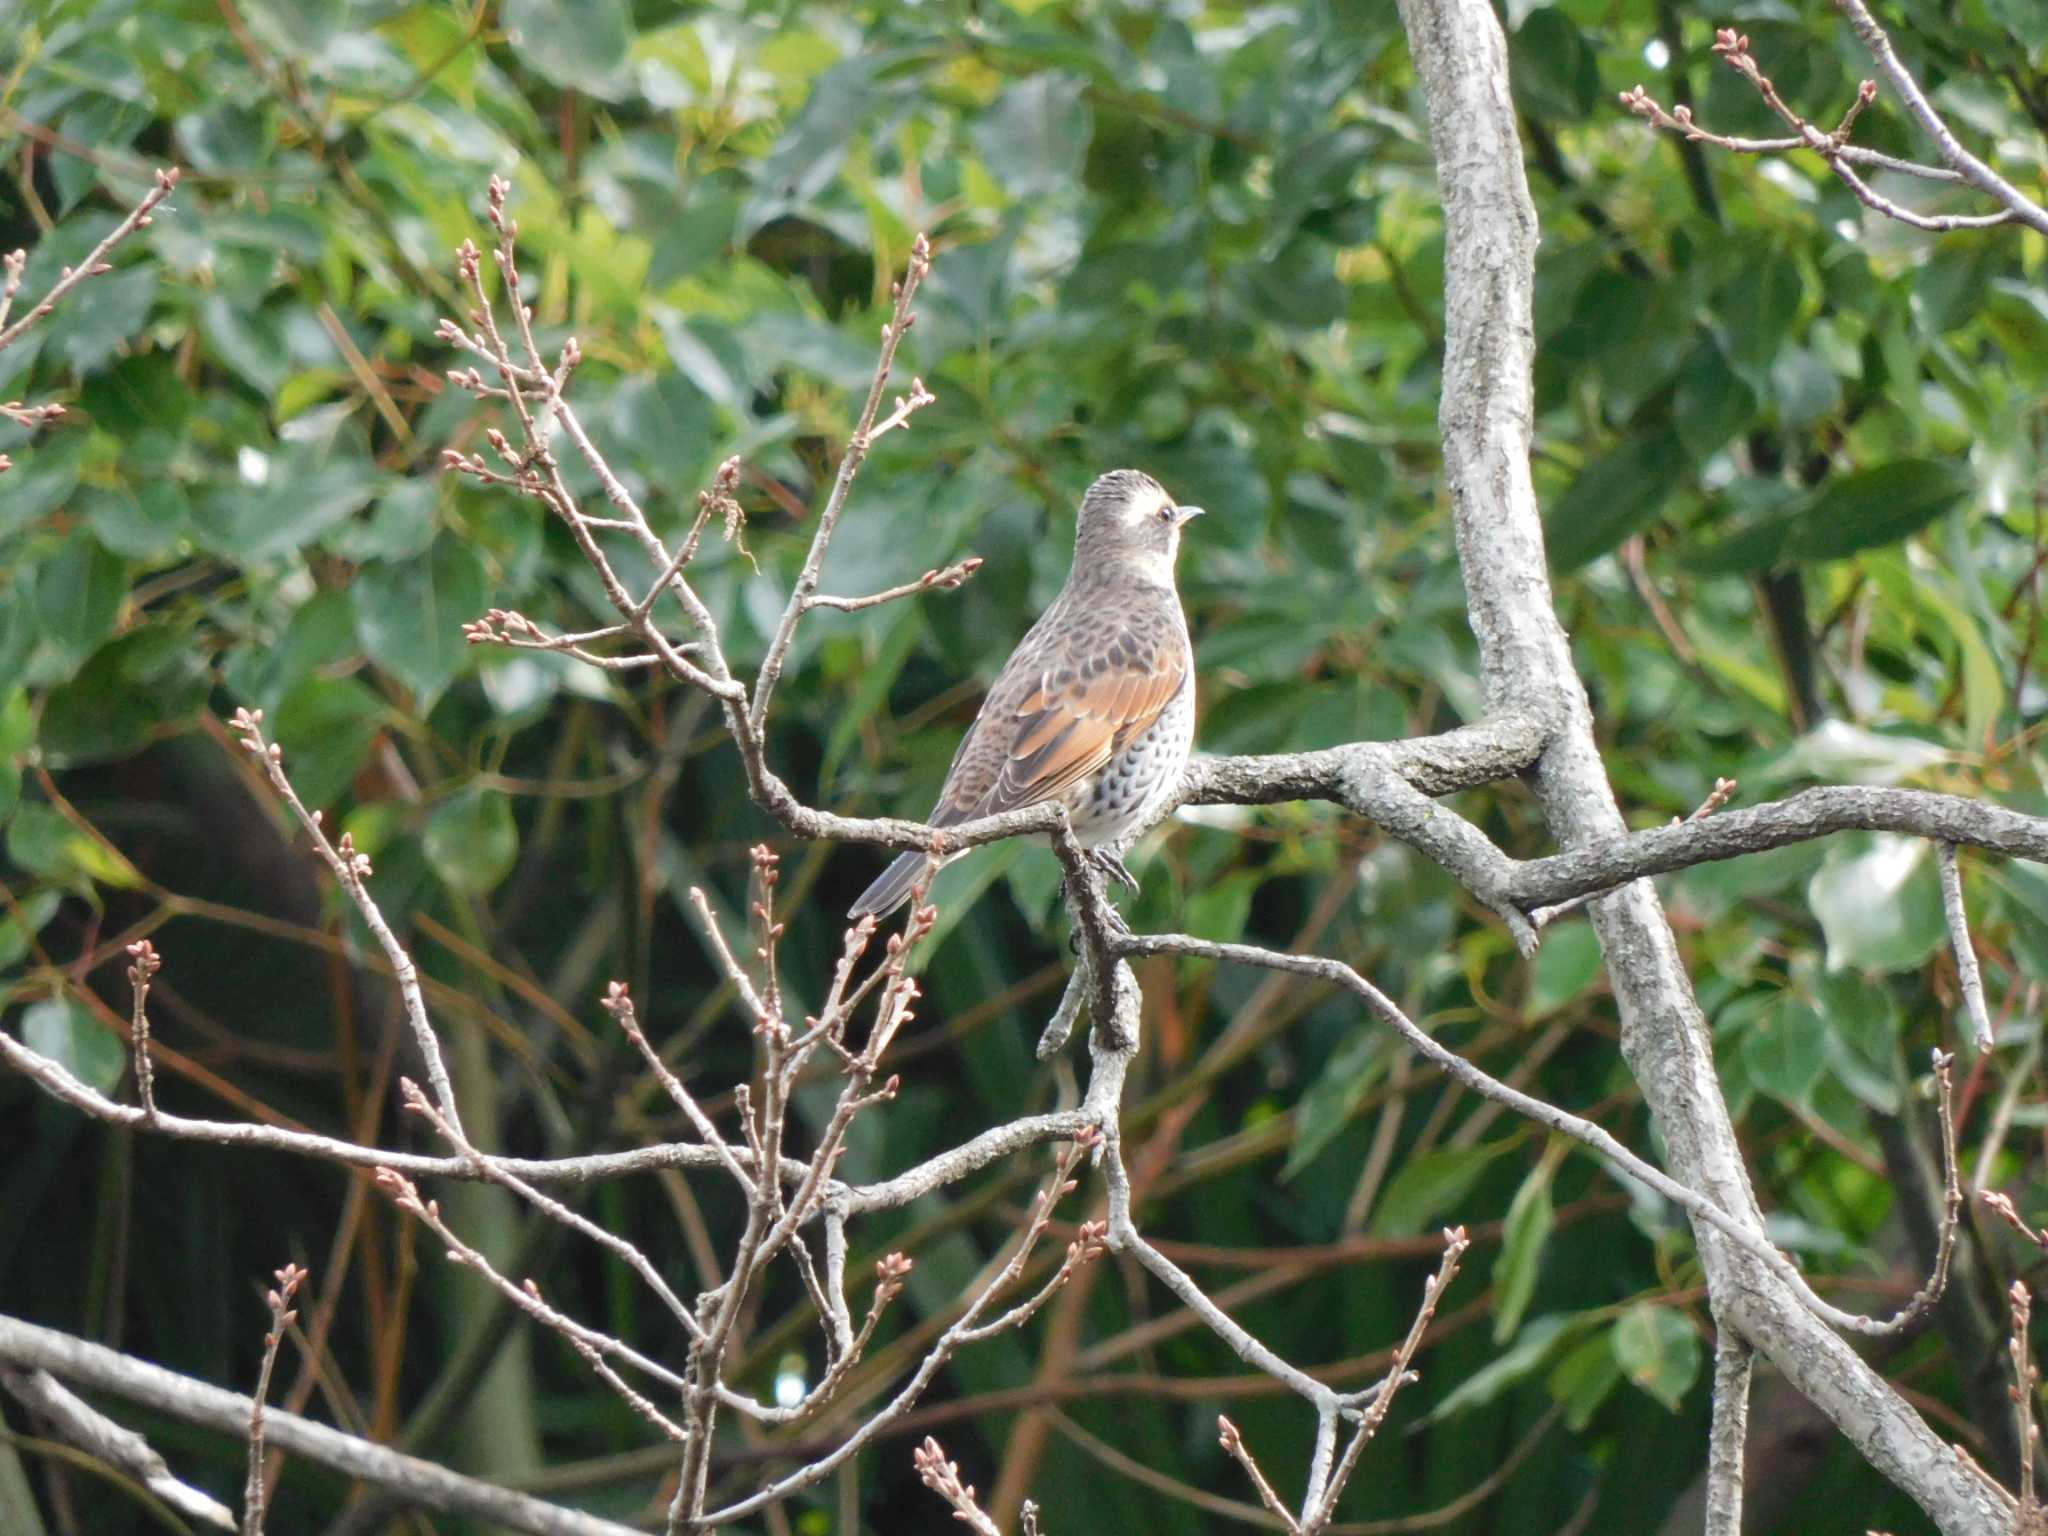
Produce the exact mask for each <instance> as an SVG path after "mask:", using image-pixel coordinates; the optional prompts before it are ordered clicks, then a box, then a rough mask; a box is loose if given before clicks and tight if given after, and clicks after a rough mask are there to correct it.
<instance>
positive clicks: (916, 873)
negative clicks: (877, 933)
mask: <svg viewBox="0 0 2048 1536" xmlns="http://www.w3.org/2000/svg"><path fill="white" fill-rule="evenodd" d="M927 858H928V856H927V855H926V854H923V853H903V854H898V855H897V856H896V861H895V862H894V863H893V864H891V865H890V866H889V867H888V868H887V869H885V870H883V871H882V873H881V876H880V877H879V878H878V879H877V880H876V881H875V883H874V884H873V885H871V886H869V887H868V888H867V889H866V890H865V891H862V892H861V895H860V900H859V901H856V902H855V903H854V904H853V910H852V911H850V912H848V913H847V914H846V915H847V916H848V917H851V918H861V917H866V916H868V915H870V914H873V915H874V916H876V917H887V916H888V915H889V914H890V913H891V912H894V911H895V910H896V909H897V908H898V907H900V906H902V905H903V903H904V902H906V901H908V900H909V899H910V888H911V887H912V886H914V885H916V884H917V882H918V880H919V879H920V878H921V877H922V876H923V875H924V871H925V865H926V861H927Z"/></svg>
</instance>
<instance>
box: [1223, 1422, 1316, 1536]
mask: <svg viewBox="0 0 2048 1536" xmlns="http://www.w3.org/2000/svg"><path fill="white" fill-rule="evenodd" d="M1216 1442H1217V1444H1219V1445H1221V1446H1222V1447H1223V1449H1224V1451H1225V1453H1227V1454H1228V1455H1229V1457H1230V1459H1231V1460H1232V1461H1235V1462H1236V1463H1237V1464H1238V1465H1239V1466H1240V1467H1243V1468H1244V1475H1245V1476H1246V1477H1248V1478H1250V1479H1251V1481H1252V1486H1253V1487H1254V1488H1256V1489H1258V1491H1259V1502H1260V1503H1261V1504H1263V1505H1265V1506H1266V1508H1267V1509H1268V1510H1270V1511H1272V1513H1273V1515H1274V1517H1275V1518H1277V1519H1278V1520H1279V1521H1280V1528H1281V1529H1282V1530H1283V1531H1286V1532H1288V1536H1301V1522H1300V1521H1299V1520H1296V1519H1295V1518H1294V1511H1293V1510H1291V1509H1289V1508H1288V1507H1287V1501H1286V1500H1285V1499H1283V1498H1281V1497H1280V1495H1279V1494H1278V1493H1276V1492H1274V1490H1273V1485H1272V1483H1271V1482H1269V1481H1268V1480H1267V1478H1266V1474H1265V1473H1264V1472H1262V1471H1261V1470H1260V1469H1259V1463H1258V1461H1257V1459H1256V1458H1255V1457H1254V1456H1253V1455H1252V1448H1251V1447H1250V1446H1248V1445H1246V1444H1245V1443H1244V1436H1243V1435H1242V1434H1241V1433H1239V1431H1238V1427H1237V1426H1236V1425H1235V1424H1233V1423H1231V1422H1230V1420H1229V1419H1228V1418H1226V1417H1225V1416H1224V1415H1222V1414H1220V1413H1219V1414H1217V1415H1216Z"/></svg>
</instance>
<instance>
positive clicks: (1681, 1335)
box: [1609, 1301, 1700, 1413]
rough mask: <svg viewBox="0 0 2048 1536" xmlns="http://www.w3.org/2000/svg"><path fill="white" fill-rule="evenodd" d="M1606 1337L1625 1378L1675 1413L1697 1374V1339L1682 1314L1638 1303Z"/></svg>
mask: <svg viewBox="0 0 2048 1536" xmlns="http://www.w3.org/2000/svg"><path fill="white" fill-rule="evenodd" d="M1609 1337H1610V1338H1612V1340H1613V1341H1614V1358H1615V1361H1616V1362H1617V1363H1618V1364H1619V1365H1620V1366H1621V1369H1622V1371H1623V1372H1624V1373H1625V1374H1626V1375H1627V1377H1628V1379H1629V1380H1630V1381H1632V1382H1634V1383H1635V1384H1636V1385H1637V1386H1638V1387H1641V1388H1642V1389H1643V1390H1644V1391H1645V1392H1647V1393H1649V1394H1650V1396H1652V1397H1654V1398H1655V1399H1656V1400H1657V1401H1658V1402H1660V1403H1662V1404H1663V1405H1664V1406H1665V1407H1666V1408H1668V1409H1670V1410H1671V1412H1673V1413H1676V1412H1678V1409H1679V1405H1680V1404H1681V1403H1683V1402H1684V1401H1685V1394H1686V1393H1687V1392H1689V1391H1691V1390H1692V1384H1693V1382H1694V1381H1696V1380H1697V1379H1698V1378H1699V1373H1700V1338H1699V1335H1698V1334H1697V1333H1695V1332H1693V1328H1692V1324H1691V1323H1689V1322H1687V1321H1686V1317H1685V1314H1684V1313H1683V1312H1681V1311H1680V1310H1679V1309H1678V1308H1676V1307H1660V1306H1655V1305H1653V1304H1652V1303H1650V1302H1647V1301H1639V1302H1637V1303H1636V1304H1635V1305H1634V1306H1632V1307H1630V1308H1629V1309H1628V1310H1627V1311H1626V1312H1624V1313H1622V1315H1621V1320H1620V1321H1619V1322H1617V1323H1616V1324H1615V1325H1614V1329H1613V1332H1612V1333H1611V1334H1610V1335H1609Z"/></svg>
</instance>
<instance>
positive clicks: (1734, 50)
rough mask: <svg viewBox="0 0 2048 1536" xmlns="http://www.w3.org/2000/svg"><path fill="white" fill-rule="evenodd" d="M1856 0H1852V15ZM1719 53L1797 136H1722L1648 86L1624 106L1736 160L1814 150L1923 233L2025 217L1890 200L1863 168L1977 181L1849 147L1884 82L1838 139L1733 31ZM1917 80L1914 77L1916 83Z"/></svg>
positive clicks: (1867, 84) (1868, 83) (1851, 110)
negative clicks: (1785, 91)
mask: <svg viewBox="0 0 2048 1536" xmlns="http://www.w3.org/2000/svg"><path fill="white" fill-rule="evenodd" d="M1848 3H1853V0H1845V3H1844V9H1847V6H1848ZM1873 25H1874V23H1873ZM1714 52H1715V53H1716V54H1718V55H1720V57H1721V58H1722V60H1723V61H1724V62H1726V63H1727V65H1728V66H1729V67H1730V68H1731V69H1733V70H1734V71H1735V72H1736V73H1737V74H1739V75H1741V76H1742V77H1743V78H1744V79H1745V80H1747V81H1749V83H1750V84H1751V85H1753V86H1755V87H1756V90H1757V93H1758V94H1759V95H1760V96H1762V97H1763V100H1764V104H1765V105H1766V106H1768V107H1769V108H1770V109H1771V111H1773V112H1774V113H1776V114H1777V115H1778V116H1779V117H1780V118H1782V119H1783V120H1784V122H1785V123H1786V125H1787V126H1788V127H1790V128H1791V130H1792V136H1791V137H1789V138H1776V139H1745V138H1737V137H1732V136H1730V135H1728V134H1721V133H1715V132H1712V131H1711V130H1709V129H1707V128H1704V127H1702V126H1701V125H1700V124H1699V122H1698V121H1697V120H1696V119H1695V118H1694V117H1693V114H1692V109H1691V108H1690V107H1688V106H1685V105H1683V104H1681V105H1679V106H1676V107H1673V108H1672V109H1671V110H1670V111H1668V112H1667V111H1665V109H1664V108H1663V106H1661V105H1660V104H1659V103H1658V102H1657V100H1656V99H1655V98H1654V97H1652V96H1651V95H1650V94H1649V93H1648V92H1647V91H1645V90H1644V89H1643V87H1641V86H1640V85H1638V86H1636V87H1635V88H1634V89H1632V90H1627V91H1623V92H1622V93H1621V104H1622V105H1623V106H1624V107H1626V108H1627V109H1628V110H1629V111H1631V112H1633V113H1635V114H1636V115H1637V116H1638V117H1641V118H1643V119H1644V120H1645V121H1647V122H1649V123H1650V124H1651V125H1652V126H1653V127H1657V128H1661V129H1664V130H1666V131H1668V132H1672V133H1676V134H1679V135H1681V136H1682V137H1684V138H1685V139H1686V140H1688V141H1689V142H1691V143H1696V144H1711V145H1713V146H1714V147H1716V148H1717V149H1724V150H1727V151H1729V152H1730V153H1731V154H1742V155H1764V154H1779V153H1783V152H1785V151H1787V150H1795V149H1810V150H1812V151H1813V152H1814V153H1815V154H1817V155H1819V156H1820V157H1821V159H1822V160H1823V161H1824V162H1825V163H1826V165H1827V167H1828V169H1829V170H1830V171H1831V172H1833V173H1834V175H1835V176H1836V177H1837V179H1839V180H1840V181H1841V183H1842V184H1843V185H1844V186H1846V187H1847V188H1848V189H1849V190H1850V191H1851V192H1853V193H1854V194H1855V195H1856V197H1857V199H1858V200H1859V201H1861V202H1862V203H1863V204H1864V205H1865V206H1867V207H1869V208H1871V209H1872V210H1874V211H1875V212H1877V213H1880V214H1883V215H1884V216H1885V217H1886V218H1890V219H1896V220H1898V221H1899V222H1900V223H1902V224H1908V225H1911V226H1912V227H1913V228H1915V229H1924V230H1929V231H1936V232H1939V231H1946V230H1957V229H1988V228H1991V227H1992V226H1994V225H1999V224H2005V223H2009V222H2011V221H2012V220H2013V219H2014V218H2015V217H2018V214H2017V212H2016V210H2015V209H2014V208H2013V207H2011V206H2010V205H2008V206H2007V207H2006V208H2005V209H2004V210H2002V211H2000V212H1998V213H1988V214H1967V213H1959V214H1925V213H1921V212H1919V211H1918V210H1916V209H1912V208H1908V207H1906V206H1905V205H1904V204H1903V203H1900V202H1897V201H1896V200H1894V199H1892V198H1889V197H1886V196H1885V195H1884V194H1883V193H1881V192H1879V191H1878V190H1877V189H1876V188H1875V187H1873V186H1871V185H1870V183H1869V182H1867V181H1865V180H1864V179H1863V177H1862V176H1861V175H1860V174H1858V172H1857V171H1856V170H1855V169H1854V167H1855V166H1858V165H1862V166H1866V167H1868V168H1870V169H1873V170H1884V171H1894V172H1899V173H1902V174H1905V175H1909V176H1918V177H1920V178H1922V179H1923V180H1929V181H1951V182H1960V181H1965V180H1971V179H1973V178H1970V177H1969V176H1968V175H1967V174H1966V173H1964V172H1963V171H1961V170H1960V169H1959V168H1958V169H1949V170H1944V169H1943V168H1941V167H1939V166H1931V165H1922V164H1919V163H1917V162H1914V161H1909V160H1900V159H1897V158H1896V157H1894V156H1890V155H1884V154H1879V153H1877V152H1876V151H1874V150H1865V149H1860V148H1858V147H1856V146H1854V145H1852V144H1850V143H1849V132H1850V129H1851V128H1852V127H1854V125H1855V122H1856V119H1857V118H1858V117H1860V116H1861V115H1862V113H1863V109H1864V108H1866V107H1868V106H1869V105H1870V104H1871V103H1872V102H1873V101H1875V100H1876V99H1877V82H1876V81H1875V80H1865V81H1863V82H1862V83H1861V84H1860V85H1859V86H1858V87H1857V90H1856V94H1855V96H1854V97H1852V98H1851V99H1850V102H1849V106H1848V109H1847V110H1846V111H1845V112H1844V113H1843V114H1842V120H1841V121H1840V123H1838V124H1837V125H1836V127H1835V129H1834V131H1833V132H1831V133H1826V132H1823V131H1822V130H1820V129H1819V128H1816V127H1815V126H1814V125H1813V124H1812V123H1809V122H1808V121H1806V119H1805V118H1803V117H1801V116H1800V115H1799V113H1797V112H1796V111H1794V110H1793V109H1792V108H1791V107H1790V106H1789V105H1787V104H1786V102H1785V100H1784V99H1783V98H1782V97H1781V96H1779V95H1778V91H1777V87H1776V86H1775V85H1774V84H1773V83H1772V81H1771V78H1770V76H1768V75H1766V74H1765V73H1764V72H1763V70H1762V69H1761V68H1760V67H1759V66H1758V64H1757V62H1756V60H1755V58H1754V57H1752V56H1751V54H1750V52H1749V39H1748V38H1747V37H1745V36H1744V35H1743V34H1741V33H1740V32H1737V31H1736V30H1735V29H1734V28H1732V27H1723V28H1722V29H1721V30H1720V31H1719V32H1717V33H1716V34H1715V36H1714ZM1909 78H1910V77H1909Z"/></svg>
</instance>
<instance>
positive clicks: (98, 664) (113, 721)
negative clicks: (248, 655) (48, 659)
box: [42, 624, 208, 763]
mask: <svg viewBox="0 0 2048 1536" xmlns="http://www.w3.org/2000/svg"><path fill="white" fill-rule="evenodd" d="M207 684H208V678H207V673H206V657H205V652H204V650H203V648H202V646H201V643H200V642H199V641H198V640H197V639H196V638H195V637H194V635H193V634H192V633H191V631H190V630H187V629H185V628H183V627H181V626H175V625H171V624H150V625H145V626H143V627H141V628H139V629H134V630H131V631H129V632H128V633H127V634H125V635H122V636H120V637H119V638H118V639H116V640H112V641H110V642H108V643H107V644H106V645H103V646H101V647H100V648H99V650H97V651H95V652H94V653H93V655H92V659H91V660H89V661H88V662H86V664H85V665H84V666H83V667H81V668H79V670H78V673H77V675H76V676H74V677H73V678H72V679H71V680H70V681H69V682H67V683H65V684H63V685H61V686H59V687H57V688H54V689H52V690H51V692H50V696H49V698H48V699H47V700H46V701H45V702H44V704H43V721H42V741H43V750H44V751H46V752H48V753H49V754H50V755H51V756H52V757H53V758H56V759H58V760H60V761H68V762H72V763H78V762H90V761H96V760H101V759H105V758H112V757H125V756H127V755H128V754H129V753H131V752H135V751H138V750H139V749H140V748H142V747H143V746H145V745H146V744H147V743H148V742H149V741H150V740H151V739H152V738H153V737H154V736H155V735H156V733H157V732H158V731H160V730H162V729H163V728H164V727H166V726H168V725H171V724H174V723H176V722H178V721H182V720H186V719H189V718H190V717H191V716H193V715H195V714H197V713H198V711H199V709H200V707H201V706H202V705H203V704H205V702H206V690H207Z"/></svg>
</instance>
